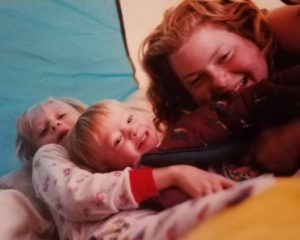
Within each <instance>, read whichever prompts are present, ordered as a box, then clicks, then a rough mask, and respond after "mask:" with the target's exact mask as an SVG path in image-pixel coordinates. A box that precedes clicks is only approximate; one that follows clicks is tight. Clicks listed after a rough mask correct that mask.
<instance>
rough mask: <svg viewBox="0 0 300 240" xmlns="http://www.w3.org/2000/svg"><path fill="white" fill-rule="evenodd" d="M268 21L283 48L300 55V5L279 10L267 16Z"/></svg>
mask: <svg viewBox="0 0 300 240" xmlns="http://www.w3.org/2000/svg"><path fill="white" fill-rule="evenodd" d="M267 20H268V21H269V23H270V25H271V28H272V30H273V32H274V34H275V36H276V37H277V39H278V41H279V43H280V44H281V46H282V47H283V48H284V49H285V50H286V51H288V52H289V53H291V54H296V55H300V31H299V29H300V5H293V6H283V7H280V8H277V9H275V10H273V11H271V12H270V13H269V14H268V15H267Z"/></svg>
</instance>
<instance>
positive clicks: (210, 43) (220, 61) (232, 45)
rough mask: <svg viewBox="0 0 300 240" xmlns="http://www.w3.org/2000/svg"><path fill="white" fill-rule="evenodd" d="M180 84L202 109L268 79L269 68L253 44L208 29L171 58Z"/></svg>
mask: <svg viewBox="0 0 300 240" xmlns="http://www.w3.org/2000/svg"><path fill="white" fill-rule="evenodd" d="M169 61H170V64H171V67H172V69H173V71H174V72H175V74H176V75H177V76H178V77H179V80H180V82H181V83H182V84H183V86H184V87H185V88H186V89H187V91H188V92H189V93H190V94H191V96H192V97H193V98H194V100H195V101H196V102H197V104H198V105H202V104H205V103H207V102H210V101H218V100H226V99H228V97H229V96H231V95H233V94H236V93H237V92H239V91H240V90H241V89H243V88H245V87H246V86H250V85H252V84H254V83H256V82H258V81H260V80H262V79H264V78H266V77H267V72H268V70H267V64H266V60H265V57H264V55H263V54H262V53H261V51H260V49H259V48H258V47H257V46H256V45H255V44H254V43H252V42H251V41H249V40H247V39H245V38H242V37H240V36H239V35H237V34H234V33H232V32H229V31H227V30H225V29H221V28H216V27H215V26H212V25H206V26H204V27H202V28H199V29H196V30H195V32H194V33H193V34H192V36H191V38H190V39H188V40H187V41H186V42H185V43H184V44H183V46H182V47H181V48H180V49H179V50H177V51H176V52H175V53H173V54H172V55H171V56H170V57H169Z"/></svg>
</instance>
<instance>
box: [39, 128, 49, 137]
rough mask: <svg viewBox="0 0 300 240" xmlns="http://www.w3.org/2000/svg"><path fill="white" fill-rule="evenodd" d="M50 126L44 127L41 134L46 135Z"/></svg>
mask: <svg viewBox="0 0 300 240" xmlns="http://www.w3.org/2000/svg"><path fill="white" fill-rule="evenodd" d="M47 131H48V128H47V127H46V128H43V129H42V131H41V132H40V136H41V137H44V136H45V135H46V134H47Z"/></svg>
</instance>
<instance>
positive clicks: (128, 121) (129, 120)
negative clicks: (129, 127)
mask: <svg viewBox="0 0 300 240" xmlns="http://www.w3.org/2000/svg"><path fill="white" fill-rule="evenodd" d="M132 120H133V115H132V114H131V115H130V116H129V117H128V119H127V123H131V122H132Z"/></svg>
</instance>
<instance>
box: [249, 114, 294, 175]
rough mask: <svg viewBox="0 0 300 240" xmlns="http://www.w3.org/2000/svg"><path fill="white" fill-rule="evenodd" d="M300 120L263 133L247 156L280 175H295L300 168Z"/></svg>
mask: <svg viewBox="0 0 300 240" xmlns="http://www.w3.org/2000/svg"><path fill="white" fill-rule="evenodd" d="M299 139H300V118H297V119H295V120H292V121H290V122H288V123H284V124H282V125H280V126H275V127H272V128H269V129H267V130H265V131H263V132H262V133H261V134H260V135H259V136H258V138H257V139H256V141H255V144H254V146H253V149H252V151H250V153H249V154H248V155H247V156H246V158H247V159H248V158H250V159H251V160H253V161H254V162H256V163H257V164H259V165H260V166H262V167H264V168H265V169H266V170H268V171H271V172H274V173H276V174H278V175H290V174H293V173H294V172H295V171H296V170H297V169H298V168H299V167H300V141H299Z"/></svg>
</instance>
